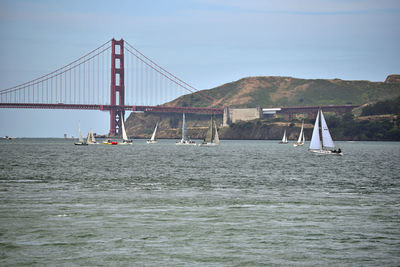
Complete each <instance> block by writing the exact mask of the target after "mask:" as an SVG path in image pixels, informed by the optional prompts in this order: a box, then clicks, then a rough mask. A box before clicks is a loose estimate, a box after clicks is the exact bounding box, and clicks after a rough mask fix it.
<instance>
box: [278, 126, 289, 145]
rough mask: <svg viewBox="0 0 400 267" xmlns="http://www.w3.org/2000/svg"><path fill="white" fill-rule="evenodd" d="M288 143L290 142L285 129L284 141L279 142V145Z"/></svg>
mask: <svg viewBox="0 0 400 267" xmlns="http://www.w3.org/2000/svg"><path fill="white" fill-rule="evenodd" d="M287 143H288V140H287V137H286V129H285V131H284V132H283V137H282V140H281V141H280V142H279V144H287Z"/></svg>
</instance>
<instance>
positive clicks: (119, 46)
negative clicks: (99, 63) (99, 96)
mask: <svg viewBox="0 0 400 267" xmlns="http://www.w3.org/2000/svg"><path fill="white" fill-rule="evenodd" d="M111 42H112V44H111V84H110V90H111V91H110V93H111V94H110V97H111V102H110V105H111V106H113V108H112V109H111V110H110V132H109V135H110V136H119V137H120V136H121V134H122V132H121V131H120V129H121V127H122V125H121V120H123V119H124V115H125V110H124V108H123V107H124V105H125V102H124V101H125V84H124V40H123V39H121V40H119V41H117V40H115V39H114V38H113V39H112V40H111ZM117 101H118V102H117Z"/></svg>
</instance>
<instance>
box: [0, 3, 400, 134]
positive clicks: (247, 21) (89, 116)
mask: <svg viewBox="0 0 400 267" xmlns="http://www.w3.org/2000/svg"><path fill="white" fill-rule="evenodd" d="M399 25H400V1H398V0H395V1H392V0H380V1H376V0H330V1H328V0H304V1H300V0H268V1H267V0H241V1H239V0H236V1H235V0H218V1H216V0H169V1H165V0H153V1H138V0H132V1H124V0H121V1H117V2H114V1H102V0H100V1H90V0H87V1H82V0H69V1H52V0H36V1H30V0H25V1H23V0H10V1H8V0H0V40H1V42H0V46H1V49H0V61H1V63H2V64H0V90H3V89H6V88H9V87H12V86H15V85H18V84H21V83H24V82H26V81H30V80H32V79H35V78H37V77H39V76H42V75H44V74H46V73H49V72H51V71H53V70H55V69H57V68H59V67H61V66H64V65H66V64H68V63H69V62H72V61H73V60H75V59H77V58H78V57H80V56H82V55H83V54H86V53H87V52H89V51H91V50H92V49H95V48H97V47H98V46H100V45H101V44H103V43H105V42H106V41H107V40H110V39H112V38H116V39H120V38H123V39H124V40H127V41H128V42H129V43H130V44H132V45H134V46H135V47H136V48H138V49H139V50H140V51H142V52H143V53H144V54H145V55H146V56H148V57H150V58H151V59H153V60H154V61H156V62H157V63H158V64H159V65H161V66H163V67H164V68H166V69H167V70H168V71H169V72H171V73H173V74H174V75H176V76H178V77H180V78H181V79H183V80H184V81H186V82H188V83H189V84H191V85H193V86H194V87H196V88H197V89H209V88H213V87H216V86H219V85H221V84H224V83H227V82H231V81H236V80H239V79H241V78H243V77H247V76H292V77H297V78H310V79H314V78H326V79H331V78H340V79H344V80H370V81H384V80H385V78H386V76H387V75H389V74H395V73H397V74H398V73H400V49H399V47H400V46H399V45H400V27H399ZM78 121H80V122H81V128H82V131H83V132H84V133H85V132H87V131H89V128H93V129H94V131H95V132H96V133H99V134H106V133H108V131H109V114H108V113H107V112H100V111H71V110H17V109H0V136H5V135H9V136H14V137H62V136H63V135H64V133H66V134H68V135H75V136H76V135H77V124H78Z"/></svg>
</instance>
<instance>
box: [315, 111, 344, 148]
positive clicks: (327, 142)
mask: <svg viewBox="0 0 400 267" xmlns="http://www.w3.org/2000/svg"><path fill="white" fill-rule="evenodd" d="M320 118H321V132H322V142H321V140H320V134H319V120H320ZM309 151H310V152H313V153H317V154H331V155H343V153H342V150H341V149H340V148H339V149H338V150H336V149H335V144H334V143H333V140H332V137H331V134H330V133H329V129H328V125H327V124H326V121H325V118H324V114H323V113H322V110H321V109H319V110H318V114H317V118H316V119H315V124H314V130H313V133H312V137H311V142H310V148H309Z"/></svg>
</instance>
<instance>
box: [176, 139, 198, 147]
mask: <svg viewBox="0 0 400 267" xmlns="http://www.w3.org/2000/svg"><path fill="white" fill-rule="evenodd" d="M175 145H177V146H195V145H196V142H194V141H190V140H189V141H188V140H183V141H182V140H181V141H179V142H176V143H175Z"/></svg>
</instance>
